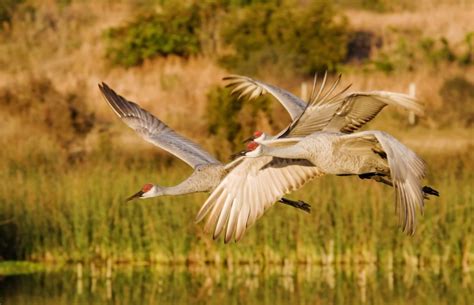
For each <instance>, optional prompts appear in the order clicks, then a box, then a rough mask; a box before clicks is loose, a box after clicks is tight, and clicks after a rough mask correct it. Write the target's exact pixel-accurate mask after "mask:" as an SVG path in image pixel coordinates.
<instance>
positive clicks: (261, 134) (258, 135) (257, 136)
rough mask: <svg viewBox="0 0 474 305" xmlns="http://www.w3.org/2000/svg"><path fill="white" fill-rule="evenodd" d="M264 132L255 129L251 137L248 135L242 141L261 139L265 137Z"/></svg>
mask: <svg viewBox="0 0 474 305" xmlns="http://www.w3.org/2000/svg"><path fill="white" fill-rule="evenodd" d="M266 136H267V135H266V134H265V133H264V132H263V131H260V130H256V131H254V133H253V134H252V136H251V137H248V138H247V139H245V140H244V143H247V142H250V141H257V142H258V141H263V140H265V139H266Z"/></svg>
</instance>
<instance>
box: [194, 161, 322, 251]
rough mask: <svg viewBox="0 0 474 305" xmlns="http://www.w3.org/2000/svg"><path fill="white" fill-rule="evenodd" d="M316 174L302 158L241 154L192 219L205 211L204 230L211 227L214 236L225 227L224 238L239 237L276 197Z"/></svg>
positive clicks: (299, 185)
mask: <svg viewBox="0 0 474 305" xmlns="http://www.w3.org/2000/svg"><path fill="white" fill-rule="evenodd" d="M318 175H321V173H320V171H319V170H317V169H316V168H315V167H314V166H313V165H312V164H311V163H310V162H308V161H306V160H291V159H280V158H273V157H267V156H264V157H258V158H245V159H244V160H243V161H242V163H241V164H240V165H239V166H237V167H236V168H235V169H234V170H232V171H231V172H230V173H229V174H228V175H227V176H226V177H225V178H224V180H222V182H221V183H220V184H219V186H218V187H217V188H216V189H215V190H214V191H213V193H212V194H211V196H210V197H209V198H208V199H207V200H206V202H205V203H204V205H203V206H202V208H201V210H200V211H199V213H198V215H197V217H196V221H197V222H199V221H201V220H202V219H203V218H204V217H205V216H206V215H208V214H209V217H208V220H207V223H206V225H205V229H206V231H211V230H214V232H213V236H214V238H217V237H218V236H219V235H220V234H221V233H222V232H224V231H225V239H224V240H225V242H229V241H230V240H231V239H232V238H233V237H235V240H236V241H239V240H240V239H241V238H242V236H243V234H244V233H245V230H246V229H247V228H249V227H250V226H252V225H253V224H254V223H255V221H256V220H257V219H258V218H260V217H261V216H262V215H263V214H264V212H265V211H266V210H267V209H268V208H270V207H271V206H272V205H273V204H274V203H275V202H276V201H278V200H279V199H281V198H282V197H283V196H284V195H285V194H287V193H289V192H291V191H294V190H296V189H298V188H300V187H301V186H302V185H303V184H305V183H306V182H308V181H309V180H311V179H312V178H314V177H316V176H318Z"/></svg>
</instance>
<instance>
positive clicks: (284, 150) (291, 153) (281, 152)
mask: <svg viewBox="0 0 474 305" xmlns="http://www.w3.org/2000/svg"><path fill="white" fill-rule="evenodd" d="M262 149H263V153H262V154H263V155H267V156H272V157H277V158H283V159H305V158H307V157H308V155H307V151H306V150H305V149H303V148H302V147H300V146H299V145H297V144H295V145H290V146H284V147H281V146H279V147H274V146H266V145H262Z"/></svg>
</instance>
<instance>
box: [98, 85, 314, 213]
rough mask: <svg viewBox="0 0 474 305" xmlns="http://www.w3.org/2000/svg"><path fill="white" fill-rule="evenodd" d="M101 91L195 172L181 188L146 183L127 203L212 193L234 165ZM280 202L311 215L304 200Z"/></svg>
mask: <svg viewBox="0 0 474 305" xmlns="http://www.w3.org/2000/svg"><path fill="white" fill-rule="evenodd" d="M99 89H100V91H101V92H102V94H103V96H104V97H105V100H106V101H107V103H108V104H109V105H110V106H111V108H112V109H113V111H114V112H115V113H116V114H117V115H118V116H119V117H120V118H121V119H122V120H123V121H124V123H125V124H127V125H128V126H129V127H131V128H132V129H133V130H135V131H136V132H137V133H138V135H140V136H141V137H142V138H144V139H145V140H146V141H148V142H150V143H152V144H154V145H156V146H158V147H160V148H162V149H164V150H166V151H168V152H169V153H171V154H173V155H175V156H176V157H178V158H180V159H181V160H183V161H184V162H186V163H187V164H188V165H190V166H191V167H192V168H193V169H194V172H193V173H192V174H191V175H190V176H189V177H188V178H187V179H186V180H184V181H183V182H181V183H180V184H178V185H175V186H170V187H165V186H159V185H156V184H152V183H147V184H145V185H144V186H143V187H142V189H141V190H140V191H138V192H137V193H136V194H134V195H132V196H130V197H129V198H128V200H131V199H134V198H150V197H157V196H164V195H181V194H190V193H195V192H209V191H212V190H213V189H214V188H215V187H216V186H217V185H218V184H219V183H220V182H221V180H222V179H223V178H224V176H225V175H226V174H227V172H228V171H229V170H230V168H232V166H227V167H226V166H225V165H224V164H222V163H221V162H219V161H218V160H216V159H215V158H214V157H212V156H211V155H210V154H209V153H208V152H206V151H205V150H203V149H202V148H201V147H199V146H198V145H197V144H196V143H194V142H192V141H191V140H189V139H187V138H185V137H183V136H181V135H179V134H178V133H176V132H175V131H174V130H172V129H171V128H169V127H168V126H167V125H166V124H165V123H163V122H162V121H160V120H159V119H158V118H157V117H155V116H153V115H152V114H150V113H149V112H147V111H146V110H144V109H142V108H141V107H140V106H138V105H137V104H135V103H133V102H131V101H128V100H126V99H125V98H123V97H122V96H120V95H118V94H117V93H115V92H114V91H113V90H112V89H111V88H110V87H109V86H107V85H106V84H105V83H102V84H99ZM279 201H280V202H281V203H284V204H287V205H290V206H293V207H296V208H299V209H302V210H304V211H307V212H309V205H308V204H306V203H304V202H302V201H293V200H289V199H286V198H281V199H280V200H279Z"/></svg>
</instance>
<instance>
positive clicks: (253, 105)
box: [205, 86, 273, 159]
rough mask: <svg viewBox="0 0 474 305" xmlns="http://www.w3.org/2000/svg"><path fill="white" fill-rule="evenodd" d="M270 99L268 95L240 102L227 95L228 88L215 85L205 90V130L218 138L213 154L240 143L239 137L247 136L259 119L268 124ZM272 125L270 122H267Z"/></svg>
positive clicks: (226, 151) (224, 153) (223, 155)
mask: <svg viewBox="0 0 474 305" xmlns="http://www.w3.org/2000/svg"><path fill="white" fill-rule="evenodd" d="M271 105H272V104H271V102H270V100H269V98H268V97H265V96H264V97H259V98H257V99H255V100H252V101H248V102H243V101H238V100H237V98H236V97H234V96H232V95H230V90H229V89H227V88H222V87H220V86H216V87H213V88H211V90H210V91H209V92H208V94H207V109H206V113H207V116H206V118H205V119H206V122H207V126H208V132H209V133H210V134H211V135H213V138H216V140H217V141H219V143H220V145H221V147H220V148H219V150H218V151H216V154H217V155H218V157H219V158H221V159H226V158H228V157H229V155H230V153H232V152H235V151H236V150H237V149H240V148H241V147H242V141H243V140H244V139H245V138H247V137H248V136H250V135H251V134H252V133H253V132H254V131H255V130H256V127H257V123H258V122H259V120H260V121H261V120H262V118H264V119H263V121H267V122H268V123H269V124H270V125H272V123H273V122H272V120H271V119H270V117H271V113H270V112H271V110H272V109H271ZM271 127H273V126H271Z"/></svg>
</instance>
